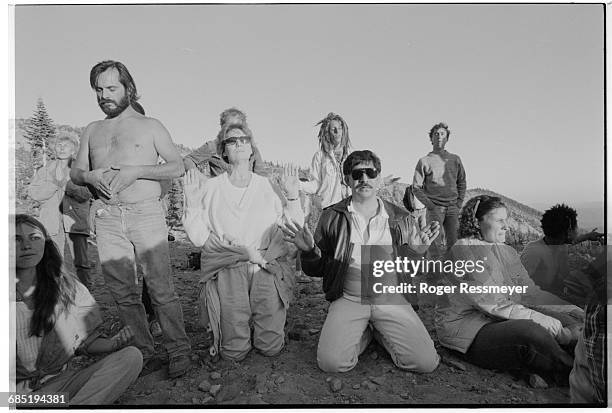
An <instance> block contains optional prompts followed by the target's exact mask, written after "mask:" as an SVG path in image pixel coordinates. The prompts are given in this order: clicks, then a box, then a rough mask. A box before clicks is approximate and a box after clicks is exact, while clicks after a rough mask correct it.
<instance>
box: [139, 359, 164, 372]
mask: <svg viewBox="0 0 612 413" xmlns="http://www.w3.org/2000/svg"><path fill="white" fill-rule="evenodd" d="M163 365H164V362H163V361H162V359H160V358H159V357H155V356H152V357H149V358H148V359H146V360H144V362H143V363H142V370H141V371H140V375H139V376H140V377H144V376H148V375H149V374H151V373H154V372H156V371H157V370H159V369H161V368H162V367H163Z"/></svg>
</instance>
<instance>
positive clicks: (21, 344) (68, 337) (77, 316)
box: [15, 282, 97, 391]
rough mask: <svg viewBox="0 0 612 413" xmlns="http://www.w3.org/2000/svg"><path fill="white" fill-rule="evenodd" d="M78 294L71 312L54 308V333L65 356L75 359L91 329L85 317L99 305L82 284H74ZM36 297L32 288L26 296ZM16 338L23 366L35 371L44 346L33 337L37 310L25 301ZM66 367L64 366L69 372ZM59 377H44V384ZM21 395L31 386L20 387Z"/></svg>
mask: <svg viewBox="0 0 612 413" xmlns="http://www.w3.org/2000/svg"><path fill="white" fill-rule="evenodd" d="M75 286H76V292H75V297H74V304H73V305H71V306H70V307H69V308H68V309H63V306H62V304H60V303H58V304H57V305H56V306H55V312H54V317H55V324H54V325H53V330H54V331H55V333H56V334H57V336H58V338H59V340H60V342H61V343H62V346H63V347H64V349H65V350H66V352H67V353H68V354H70V355H73V354H74V352H75V351H76V349H77V348H79V346H80V345H81V343H83V341H85V339H86V338H87V336H88V325H87V322H86V316H87V314H88V313H89V312H91V311H93V310H94V309H95V308H96V306H97V304H96V301H95V299H94V298H93V297H92V295H91V294H90V293H89V291H88V290H87V288H86V287H85V286H84V285H83V284H81V283H80V282H75ZM33 293H34V288H31V289H30V290H28V292H26V294H24V295H25V296H26V297H29V296H31V295H32V294H33ZM15 307H16V313H17V314H16V316H17V320H16V321H17V323H16V336H17V337H16V338H17V355H18V356H19V360H20V361H21V363H22V365H23V366H24V367H25V368H26V369H27V370H28V371H35V370H36V359H37V358H38V353H39V351H40V346H41V345H42V340H43V338H42V337H38V336H30V320H31V319H32V314H33V313H34V310H30V309H29V308H28V307H27V305H26V304H25V303H24V302H23V301H18V302H17V303H16V306H15ZM66 366H67V364H66V365H65V366H64V369H65V368H66ZM55 375H56V374H53V375H47V376H45V377H44V378H43V379H42V380H41V382H42V383H44V382H45V381H47V380H49V379H50V378H51V377H54V376H55ZM19 390H20V391H29V383H28V382H27V381H24V382H22V383H20V387H19Z"/></svg>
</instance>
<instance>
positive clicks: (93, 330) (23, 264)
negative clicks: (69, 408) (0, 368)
mask: <svg viewBox="0 0 612 413" xmlns="http://www.w3.org/2000/svg"><path fill="white" fill-rule="evenodd" d="M15 263H16V285H15V288H16V291H15V293H16V295H15V297H16V316H17V322H16V333H17V337H16V339H17V360H16V368H17V370H16V382H17V385H16V389H17V392H18V393H26V392H32V391H33V392H37V393H66V394H67V400H65V401H66V402H67V403H69V404H71V405H81V404H95V405H105V404H111V403H113V402H114V401H115V400H116V399H117V398H118V397H119V396H121V394H122V393H123V392H124V391H125V390H126V389H127V387H128V386H129V385H130V384H132V383H133V382H134V381H135V380H136V378H137V377H138V374H139V373H140V370H141V368H142V354H141V353H140V350H138V349H137V348H136V347H132V346H128V347H125V346H126V344H128V342H129V341H130V340H131V339H132V336H133V334H132V332H131V331H130V329H129V327H124V328H123V329H121V330H120V331H119V333H117V334H116V335H115V336H114V337H112V338H110V339H107V338H104V337H102V336H101V331H100V325H101V324H102V320H101V318H100V311H99V309H98V306H97V304H96V301H95V300H94V298H93V297H92V296H91V294H90V293H89V291H88V290H87V288H85V286H84V285H83V284H81V283H80V282H79V281H78V280H77V279H76V278H75V277H73V276H72V275H69V274H67V273H65V272H64V271H63V269H62V267H63V266H62V257H61V255H60V254H59V251H58V249H57V247H56V246H55V243H54V242H53V240H52V239H51V237H50V236H49V234H48V233H47V231H46V229H45V227H44V226H43V225H42V224H41V223H40V222H39V221H38V220H36V219H35V218H32V217H31V216H29V215H21V214H20V215H17V216H16V217H15ZM98 353H112V354H109V355H108V356H106V357H104V358H103V359H101V360H99V361H98V362H96V363H94V364H92V365H91V366H89V367H86V368H83V369H80V370H74V369H72V368H69V367H68V363H69V361H70V360H71V359H72V357H73V356H74V355H75V354H98Z"/></svg>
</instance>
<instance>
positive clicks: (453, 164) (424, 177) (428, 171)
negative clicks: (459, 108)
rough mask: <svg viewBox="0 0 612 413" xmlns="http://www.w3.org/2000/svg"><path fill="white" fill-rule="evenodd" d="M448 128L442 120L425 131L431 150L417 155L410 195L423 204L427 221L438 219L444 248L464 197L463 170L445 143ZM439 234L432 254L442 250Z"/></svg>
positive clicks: (451, 237)
mask: <svg viewBox="0 0 612 413" xmlns="http://www.w3.org/2000/svg"><path fill="white" fill-rule="evenodd" d="M449 136H450V129H449V128H448V126H447V125H446V124H445V123H438V124H436V125H434V126H433V127H432V128H431V130H430V131H429V139H430V140H431V144H432V146H433V150H432V151H431V152H429V153H428V154H427V155H426V156H424V157H422V158H421V159H419V162H418V163H417V166H416V168H415V171H414V179H413V181H412V190H413V193H414V196H416V197H417V198H418V200H419V201H421V202H422V203H423V204H424V205H425V207H426V208H427V222H431V221H438V222H439V223H440V224H441V226H442V228H443V229H444V231H443V234H445V237H446V249H449V248H451V247H452V246H453V245H454V244H455V242H456V241H457V228H458V224H459V211H460V210H461V207H462V206H463V198H464V197H465V189H466V182H465V170H464V169H463V164H462V163H461V158H459V156H458V155H455V154H454V153H450V152H448V151H447V150H446V149H445V147H446V143H447V142H448V138H449ZM442 238H443V237H438V239H436V240H434V242H433V244H434V245H435V246H436V248H437V250H438V251H436V252H434V254H435V255H439V254H442V253H443V252H444V250H443V246H442Z"/></svg>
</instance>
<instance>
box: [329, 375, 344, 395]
mask: <svg viewBox="0 0 612 413" xmlns="http://www.w3.org/2000/svg"><path fill="white" fill-rule="evenodd" d="M329 387H330V388H331V391H333V392H337V391H340V389H341V388H342V380H340V379H339V378H337V377H336V378H334V379H332V380H331V381H330V382H329Z"/></svg>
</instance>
